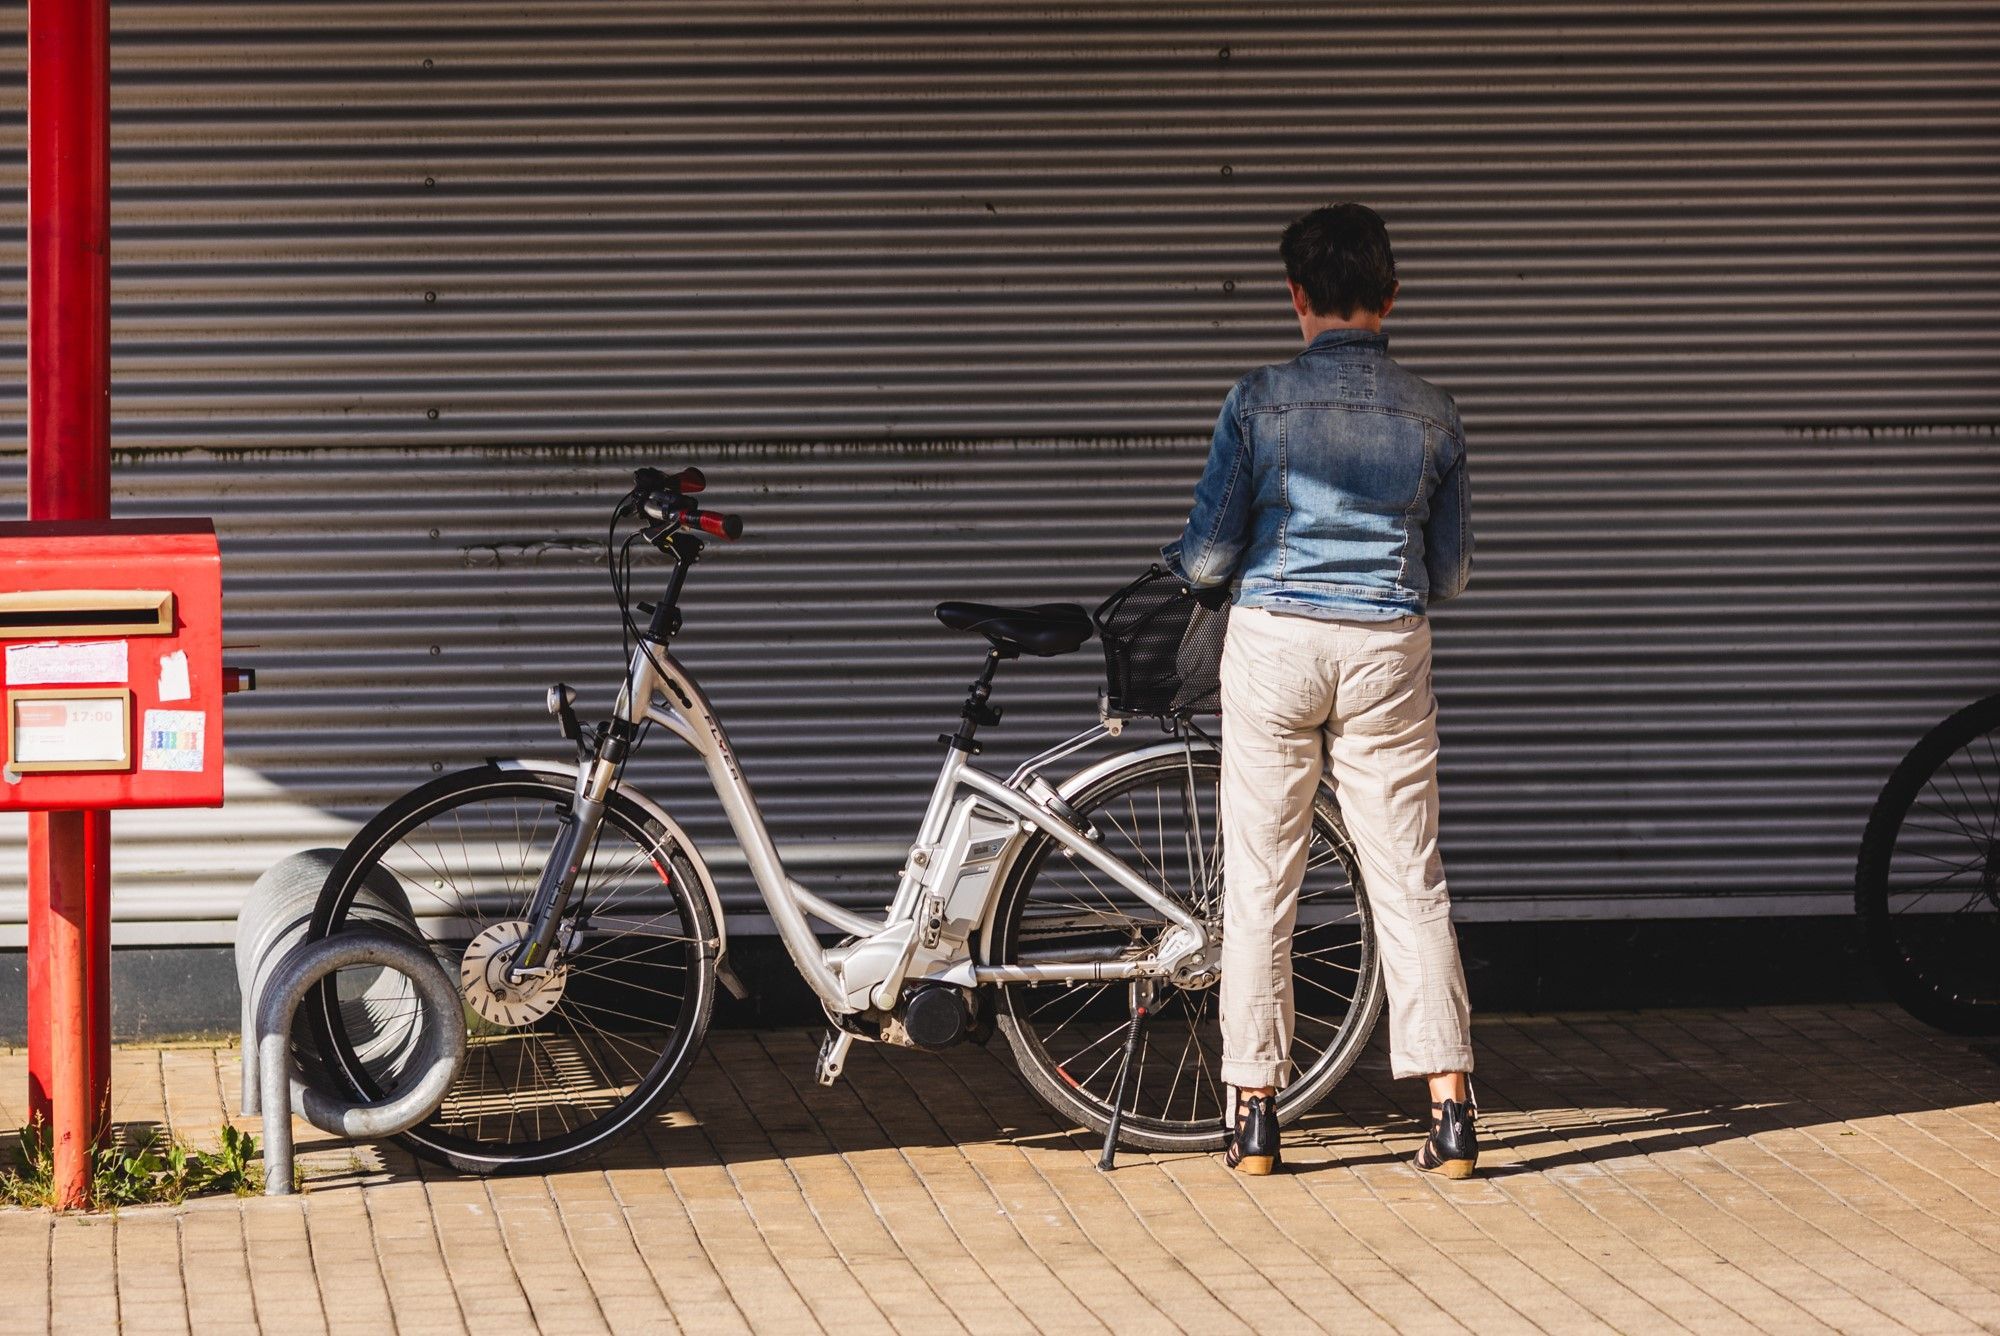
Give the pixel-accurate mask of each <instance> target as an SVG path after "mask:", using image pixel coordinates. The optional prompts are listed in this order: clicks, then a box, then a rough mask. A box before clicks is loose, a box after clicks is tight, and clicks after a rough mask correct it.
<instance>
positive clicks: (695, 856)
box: [487, 757, 750, 1002]
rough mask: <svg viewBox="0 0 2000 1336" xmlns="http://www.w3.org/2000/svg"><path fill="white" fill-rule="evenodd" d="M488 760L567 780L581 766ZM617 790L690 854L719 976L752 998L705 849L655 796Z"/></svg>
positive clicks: (736, 993) (739, 996)
mask: <svg viewBox="0 0 2000 1336" xmlns="http://www.w3.org/2000/svg"><path fill="white" fill-rule="evenodd" d="M487 762H488V764H490V765H492V766H493V767H494V768H495V769H499V770H515V771H527V772H529V773H533V774H542V775H555V776H559V777H560V778H561V779H562V780H563V781H564V782H565V783H568V784H575V783H576V776H577V767H576V765H575V763H574V762H570V761H550V760H544V759H542V758H541V757H512V758H503V757H488V758H487ZM617 792H618V793H620V794H622V795H624V796H625V797H626V798H629V799H631V800H632V802H634V803H636V804H638V806H639V807H641V808H642V809H644V811H645V813H646V815H647V816H649V817H651V818H653V820H655V821H657V822H659V823H660V827H661V829H663V830H665V831H666V832H667V834H668V835H669V836H670V837H672V839H673V841H674V842H675V843H676V844H678V845H680V847H681V852H682V853H683V854H685V855H686V856H687V860H688V862H689V863H690V864H691V865H692V866H693V867H694V875H695V879H696V880H697V881H698V882H700V883H701V893H702V894H703V895H704V896H706V897H708V910H709V917H710V918H711V919H713V920H714V923H715V977H716V978H717V979H718V980H720V981H721V983H722V986H723V987H724V988H727V989H728V990H729V994H730V996H731V997H734V998H735V999H736V1000H737V1001H739V1002H740V1001H743V1000H744V999H745V998H748V997H749V996H750V990H749V989H747V988H745V987H744V986H743V981H742V980H741V979H739V978H737V977H736V971H735V970H733V969H731V968H730V967H729V921H728V920H727V919H726V918H724V917H723V914H722V896H721V894H720V893H719V892H718V891H717V890H716V889H715V876H714V874H713V873H711V872H710V871H709V870H708V863H707V862H706V861H705V860H704V859H703V858H702V856H701V850H699V849H698V848H696V847H695V843H694V841H693V840H691V839H689V838H688V833H687V831H685V830H683V829H682V828H681V823H680V822H678V821H676V820H674V819H673V818H672V817H671V816H668V815H667V810H666V809H665V808H664V807H661V806H660V805H659V804H658V803H656V802H654V801H653V800H652V799H651V798H648V797H647V796H646V795H645V794H643V793H641V792H640V791H639V790H637V789H634V788H628V787H626V786H625V785H623V784H620V785H618V787H617Z"/></svg>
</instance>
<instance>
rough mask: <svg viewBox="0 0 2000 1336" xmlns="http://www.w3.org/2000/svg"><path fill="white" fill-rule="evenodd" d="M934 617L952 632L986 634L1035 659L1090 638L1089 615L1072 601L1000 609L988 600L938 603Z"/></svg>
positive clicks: (1004, 646) (1064, 650)
mask: <svg viewBox="0 0 2000 1336" xmlns="http://www.w3.org/2000/svg"><path fill="white" fill-rule="evenodd" d="M937 619H938V620H939V621H941V622H943V623H944V624H945V625H946V626H949V627H950V628H951V629H952V630H954V631H972V632H975V633H976V634H978V635H982V636H985V637H986V638H987V639H988V640H990V641H992V642H993V644H994V645H995V646H996V647H998V648H1000V649H1007V650H1013V651H1015V652H1017V653H1021V654H1032V655H1034V656H1036V657H1037V658H1043V659H1046V658H1049V657H1051V656H1052V655H1056V654H1068V653H1069V652H1070V651H1071V650H1074V649H1076V648H1077V647H1078V646H1080V645H1082V644H1083V642H1084V641H1086V640H1088V639H1090V637H1091V635H1092V634H1093V633H1094V630H1095V628H1093V627H1092V626H1091V624H1090V614H1089V613H1087V612H1085V611H1084V610H1083V609H1082V608H1081V607H1079V606H1077V605H1076V604H1074V603H1037V604H1035V605H1033V606H1032V607H1026V608H1002V607H996V606H995V605H993V604H991V603H960V602H955V601H954V602H950V603H940V604H938V605H937Z"/></svg>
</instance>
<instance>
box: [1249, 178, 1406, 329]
mask: <svg viewBox="0 0 2000 1336" xmlns="http://www.w3.org/2000/svg"><path fill="white" fill-rule="evenodd" d="M1278 254H1280V255H1282V256H1283V257H1284V259H1285V277H1287V278H1289V279H1291V280H1292V282H1294V283H1296V284H1298V285H1299V286H1300V287H1301V288H1304V289H1305V294H1306V300H1307V301H1309V302H1311V303H1312V309H1313V314H1314V315H1338V316H1339V317H1340V318H1341V319H1342V320H1351V319H1352V318H1353V317H1354V312H1355V308H1357V307H1359V308H1360V309H1361V310H1364V311H1380V310H1382V309H1383V308H1384V307H1386V306H1387V305H1388V304H1389V299H1390V298H1391V297H1393V296H1395V294H1396V257H1395V255H1394V254H1392V253H1391V252H1390V250H1389V229H1388V228H1387V227H1385V226H1383V224H1382V216H1381V215H1380V214H1378V213H1376V212H1375V210H1373V209H1371V208H1369V207H1368V206H1367V205H1365V204H1329V205H1327V206H1326V207H1325V208H1323V209H1314V210H1313V211H1312V212H1311V213H1309V214H1307V215H1306V216H1305V217H1303V218H1300V219H1298V220H1296V221H1295V222H1293V224H1292V225H1291V226H1290V227H1288V228H1286V229H1285V235H1284V239H1283V240H1281V241H1280V242H1279V243H1278Z"/></svg>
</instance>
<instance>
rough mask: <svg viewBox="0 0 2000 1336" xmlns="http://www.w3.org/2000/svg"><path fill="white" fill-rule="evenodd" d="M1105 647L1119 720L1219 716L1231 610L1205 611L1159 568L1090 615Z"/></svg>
mask: <svg viewBox="0 0 2000 1336" xmlns="http://www.w3.org/2000/svg"><path fill="white" fill-rule="evenodd" d="M1092 620H1093V621H1095V622H1096V623H1097V636H1098V639H1100V640H1102V641H1103V642H1104V671H1105V676H1106V679H1107V680H1108V682H1109V690H1108V692H1107V704H1108V705H1109V706H1110V708H1111V709H1112V710H1114V711H1116V712H1117V713H1119V714H1142V715H1143V714H1152V715H1163V716H1164V715H1176V714H1217V713H1220V712H1221V709H1222V635H1223V631H1224V630H1225V629H1226V627H1227V626H1228V623H1229V607H1228V605H1227V604H1224V605H1223V606H1221V607H1218V608H1207V607H1203V606H1202V604H1201V603H1200V602H1199V601H1197V600H1196V598H1195V597H1194V595H1193V594H1191V593H1189V592H1188V588H1187V586H1186V585H1185V584H1183V583H1182V582H1181V579H1180V577H1179V576H1177V575H1175V574H1174V573H1173V572H1171V571H1169V570H1167V569H1165V568H1164V567H1161V566H1157V565H1155V566H1153V567H1151V568H1150V569H1148V570H1147V572H1146V573H1145V574H1144V575H1142V576H1140V577H1139V578H1138V579H1136V580H1134V581H1133V582H1132V583H1131V584H1128V585H1126V586H1125V587H1124V588H1123V589H1121V590H1119V591H1118V592H1117V593H1115V594H1113V595H1112V596H1111V597H1110V598H1107V599H1105V600H1104V602H1102V603H1100V604H1099V605H1098V607H1097V611H1096V612H1095V613H1094V614H1092Z"/></svg>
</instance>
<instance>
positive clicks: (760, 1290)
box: [0, 1008, 2000, 1334]
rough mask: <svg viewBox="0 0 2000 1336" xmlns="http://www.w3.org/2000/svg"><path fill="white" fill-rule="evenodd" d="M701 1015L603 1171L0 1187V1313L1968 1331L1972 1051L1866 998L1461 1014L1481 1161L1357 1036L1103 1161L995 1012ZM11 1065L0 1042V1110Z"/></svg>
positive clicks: (182, 1100)
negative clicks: (812, 1027)
mask: <svg viewBox="0 0 2000 1336" xmlns="http://www.w3.org/2000/svg"><path fill="white" fill-rule="evenodd" d="M814 1038H815V1037H814V1036H813V1035H812V1034H809V1033H806V1032H803V1031H786V1032H781V1033H772V1034H747V1033H741V1032H727V1033H721V1034H717V1035H715V1036H713V1038H712V1042H711V1046H710V1051H709V1056H708V1057H707V1058H706V1059H705V1060H704V1061H703V1063H702V1065H701V1066H700V1068H699V1069H698V1071H697V1072H696V1074H695V1076H694V1077H693V1079H691V1080H690V1082H689V1084H688V1087H687V1089H686V1090H685V1092H684V1094H683V1097H682V1098H681V1099H680V1100H678V1101H677V1102H676V1103H675V1104H674V1106H673V1107H672V1109H671V1110H670V1111H669V1112H668V1113H666V1114H665V1115H664V1116H662V1117H661V1118H660V1120H659V1121H658V1122H657V1123H656V1124H655V1125H654V1126H653V1127H652V1128H651V1129H649V1131H648V1132H647V1133H646V1134H645V1135H644V1136H642V1137H635V1138H634V1139H633V1140H632V1141H631V1142H629V1143H628V1144H627V1145H626V1146H625V1148H623V1149H622V1150H621V1151H619V1152H618V1153H617V1154H616V1155H615V1157H614V1158H612V1159H611V1160H609V1161H607V1162H605V1163H603V1164H600V1165H598V1166H596V1167H593V1168H589V1169H583V1170H577V1171H574V1172H569V1173H562V1174H555V1175H551V1176H549V1177H546V1178H517V1179H496V1180H491V1181H481V1180H477V1179H467V1178H458V1177H454V1176H452V1175H449V1174H445V1173H441V1172H439V1171H437V1170H434V1169H419V1167H418V1166H416V1165H415V1164H414V1163H413V1162H412V1161H411V1160H409V1159H408V1158H407V1157H406V1156H404V1155H402V1154H401V1153H399V1152H397V1151H396V1150H394V1149H393V1148H382V1147H359V1148H348V1147H345V1146H338V1145H335V1144H334V1143H331V1142H328V1141H327V1140H326V1139H325V1138H323V1137H322V1136H321V1135H320V1134H319V1133H317V1132H313V1131H311V1130H310V1129H308V1128H306V1127H305V1126H304V1125H303V1124H301V1125H300V1133H299V1139H300V1147H301V1150H302V1151H304V1152H306V1154H305V1156H304V1161H305V1164H306V1167H307V1172H308V1176H309V1181H308V1191H307V1192H306V1193H305V1194H304V1195H303V1196H299V1197H296V1198H291V1199H277V1200H264V1199H252V1200H246V1201H237V1200H236V1199H233V1198H222V1199H215V1198H211V1199H205V1200H201V1201H197V1202H193V1203H190V1204H188V1205H187V1206H184V1207H182V1208H179V1209H169V1208H164V1207H146V1208H140V1209H131V1210H126V1211H123V1212H120V1213H119V1214H118V1215H117V1216H116V1217H115V1218H114V1217H109V1216H104V1217H93V1218H84V1217H67V1218H61V1219H54V1220H52V1219H51V1218H50V1217H49V1216H47V1215H45V1214H43V1213H40V1212H29V1211H0V1259H4V1262H5V1271H4V1277H5V1301H4V1302H0V1329H4V1330H7V1331H15V1330H20V1331H40V1330H43V1329H44V1328H48V1327H53V1328H56V1329H60V1330H70V1331H88V1332H106V1331H111V1330H114V1329H117V1328H118V1327H119V1326H120V1325H121V1324H122V1326H123V1329H125V1330H127V1331H153V1330H160V1331H193V1332H197V1333H204V1334H205V1333H213V1332H224V1331H231V1330H246V1331H248V1330H256V1329H262V1330H264V1331H269V1332H284V1333H288V1334H289V1333H298V1332H314V1331H322V1330H328V1331H356V1332H370V1333H373V1332H386V1331H392V1330H393V1331H401V1332H431V1331H466V1330H470V1331H501V1332H509V1333H519V1332H523V1331H532V1330H535V1329H537V1328H539V1329H540V1330H543V1331H550V1332H589V1331H604V1330H611V1331H619V1332H650V1331H674V1330H688V1331H699V1332H711V1331H718V1332H719V1331H743V1330H759V1331H785V1332H792V1331H812V1330H817V1329H826V1330H834V1331H880V1330H883V1329H885V1328H894V1329H898V1330H906V1331H921V1332H925V1333H944V1332H954V1331H960V1330H966V1331H978V1332H986V1331H1030V1330H1042V1331H1100V1330H1106V1329H1110V1330H1116V1331H1145V1332H1158V1331H1173V1330H1177V1329H1178V1330H1183V1331H1189V1332H1200V1333H1204V1334H1206V1333H1210V1332H1227V1331H1243V1330H1246V1329H1247V1330H1256V1331H1313V1330H1333V1331H1340V1332H1343V1333H1345V1332H1363V1331H1381V1330H1387V1329H1394V1330H1410V1331H1446V1330H1458V1329H1460V1328H1461V1327H1468V1328H1471V1329H1474V1330H1479V1331H1533V1330H1541V1331H1551V1332H1565V1333H1566V1332H1580V1331H1604V1330H1612V1331H1618V1332H1644V1331H1673V1330H1692V1331H1783V1332H1792V1331H1825V1330H1829V1329H1830V1330H1837V1331H1894V1330H1910V1331H1923V1332H1951V1331H1979V1330H1989V1331H1990V1330H1994V1329H1996V1328H2000V1173H1996V1171H1995V1167H1994V1166H1995V1163H1996V1158H1997V1157H1996V1151H1997V1150H2000V1103H1996V1102H1995V1101H1996V1100H2000V1066H1996V1065H1995V1058H1994V1056H1993V1054H1994V1053H1995V1052H2000V1050H1990V1049H1988V1048H1986V1047H1984V1046H1982V1045H1980V1044H1978V1043H1976V1042H1969V1041H1964V1040H1957V1039H1952V1038H1950V1037H1948V1036H1944V1035H1939V1034H1936V1033H1934V1032H1932V1031H1929V1030H1926V1029H1924V1028H1923V1027H1921V1026H1919V1025H1917V1024H1916V1023H1914V1022H1912V1021H1910V1020H1908V1019H1907V1018H1905V1017H1904V1016H1902V1015H1901V1014H1900V1013H1898V1012H1896V1011H1894V1010H1891V1009H1876V1008H1813V1009H1806V1008H1796V1009H1795V1008H1779V1009H1760V1010H1753V1011H1733V1012H1710V1011H1699V1012H1697V1011H1660V1012H1645V1013H1623V1014H1610V1015H1589V1016H1582V1015H1563V1016H1545V1017H1521V1016H1511V1017H1484V1018H1481V1020H1480V1021H1479V1023H1478V1026H1477V1030H1476V1038H1477V1042H1478V1052H1479V1074H1478V1078H1477V1079H1478V1095H1479V1099H1480V1103H1481V1106H1482V1113H1483V1118H1482V1129H1483V1133H1484V1135H1485V1136H1486V1138H1487V1141H1488V1149H1487V1151H1486V1154H1485V1157H1484V1159H1483V1161H1482V1163H1483V1165H1484V1166H1485V1171H1484V1173H1483V1174H1482V1176H1480V1177H1479V1178H1476V1179H1474V1180H1471V1181H1469V1182H1465V1183H1448V1182H1440V1181H1434V1180H1432V1179H1429V1178H1425V1177H1420V1176H1419V1175H1417V1174H1416V1173H1414V1172H1413V1171H1411V1170H1410V1169H1409V1168H1408V1167H1407V1166H1406V1164H1405V1160H1406V1159H1407V1157H1408V1156H1409V1155H1410V1154H1411V1153H1412V1152H1413V1151H1414V1150H1415V1149H1416V1145H1417V1142H1418V1139H1419V1135H1420V1132H1419V1128H1420V1124H1419V1122H1418V1119H1417V1115H1418V1114H1419V1113H1420V1112H1421V1110H1420V1108H1419V1106H1418V1101H1419V1100H1420V1099H1421V1098H1422V1096H1421V1092H1420V1091H1419V1090H1418V1089H1417V1088H1416V1087H1415V1086H1414V1085H1410V1084H1408V1083H1404V1084H1403V1085H1400V1086H1398V1087H1396V1088H1392V1087H1391V1084H1390V1083H1389V1082H1388V1081H1387V1079H1386V1066H1385V1065H1384V1063H1383V1062H1382V1060H1381V1055H1380V1054H1379V1053H1376V1054H1372V1055H1371V1056H1370V1058H1369V1059H1368V1060H1366V1061H1365V1062H1364V1064H1363V1065H1362V1067H1360V1068H1359V1069H1358V1070H1357V1072H1356V1074H1355V1075H1354V1076H1353V1077H1352V1078H1350V1079H1349V1081H1348V1082H1347V1083H1346V1084H1345V1085H1343V1086H1342V1088H1341V1089H1340V1090H1339V1091H1337V1092H1336V1095H1335V1099H1334V1100H1333V1101H1332V1103H1331V1104H1330V1105H1329V1107H1328V1108H1327V1109H1326V1110H1324V1111H1323V1112H1321V1113H1320V1114H1318V1115H1316V1116H1314V1117H1313V1118H1312V1119H1310V1120H1309V1121H1308V1123H1307V1124H1306V1127H1305V1130H1304V1132H1303V1135H1295V1136H1294V1137H1293V1138H1292V1143H1291V1144H1290V1145H1288V1147H1287V1152H1286V1153H1287V1157H1288V1159H1290V1160H1291V1161H1293V1164H1294V1167H1293V1169H1292V1171H1291V1172H1289V1173H1286V1174H1284V1175H1281V1176H1277V1177H1273V1178H1270V1179H1263V1180H1257V1179H1245V1178H1241V1177H1238V1176H1236V1175H1232V1174H1230V1173H1228V1172H1227V1171H1226V1170H1224V1169H1222V1168H1221V1167H1220V1166H1219V1164H1218V1163H1217V1162H1216V1161H1215V1159H1214V1158H1213V1157H1208V1156H1150V1157H1149V1156H1143V1155H1132V1156H1129V1157H1127V1158H1125V1159H1124V1160H1123V1161H1122V1162H1121V1167H1120V1168H1119V1169H1118V1170H1117V1171H1116V1172H1115V1173H1112V1174H1109V1175H1105V1174H1100V1173H1099V1172H1098V1171H1097V1170H1096V1168H1095V1167H1094V1165H1093V1159H1092V1153H1091V1152H1092V1148H1091V1147H1090V1146H1089V1145H1088V1144H1087V1142H1086V1141H1085V1140H1084V1139H1083V1138H1081V1137H1080V1136H1077V1135H1075V1134H1073V1133H1071V1132H1070V1131H1068V1130H1067V1129H1064V1128H1062V1127H1060V1126H1058V1125H1056V1124H1055V1123H1054V1122H1053V1121H1052V1119H1051V1117H1050V1115H1049V1114H1048V1113H1047V1112H1046V1111H1045V1110H1044V1109H1043V1108H1042V1106H1041V1105H1040V1104H1039V1103H1037V1102H1036V1101H1035V1099H1034V1098H1033V1097H1032V1096H1031V1095H1030V1094H1029V1092H1028V1091H1027V1089H1026V1088H1025V1087H1024V1086H1023V1085H1022V1084H1021V1083H1020V1081H1019V1080H1018V1079H1017V1078H1016V1077H1015V1076H1014V1074H1013V1071H1012V1069H1011V1067H1009V1066H1008V1065H1007V1063H1006V1061H1005V1056H1004V1053H1003V1052H1002V1049H1003V1047H1004V1046H1003V1045H1001V1044H998V1043H996V1044H995V1046H994V1048H993V1049H992V1050H991V1051H982V1050H979V1049H976V1048H967V1049H964V1050H961V1051H958V1052H954V1053H952V1054H951V1055H949V1056H946V1057H930V1056H926V1055H922V1054H916V1053H909V1052H904V1051H899V1050H884V1049H875V1048H857V1049H856V1051H855V1054H854V1057H853V1059H852V1061H851V1062H850V1064H849V1068H848V1071H849V1077H848V1080H847V1081H846V1082H845V1083H844V1084H842V1085H840V1086H839V1087H836V1088H834V1089H832V1090H820V1089H819V1088H817V1087H816V1086H814V1085H812V1083H811V1065H812V1053H813V1045H814ZM23 1068H24V1061H23V1059H22V1057H21V1055H19V1054H18V1053H15V1054H11V1055H5V1056H0V1125H4V1126H8V1127H12V1126H14V1125H16V1124H17V1123H18V1122H19V1120H20V1117H21V1113H20V1101H21V1097H22V1091H23V1089H24V1087H25V1083H26V1077H25V1074H24V1070H23ZM235 1075H236V1060H235V1055H234V1053H233V1051H232V1050H229V1049H214V1048H198V1047H169V1048H144V1047H133V1048H124V1049H121V1050H119V1052H118V1055H117V1070H116V1074H115V1078H114V1079H115V1081H116V1091H117V1101H118V1103H117V1108H116V1111H115V1112H116V1115H117V1117H118V1118H120V1119H121V1120H127V1121H160V1122H165V1123H167V1124H169V1125H171V1126H172V1127H173V1128H174V1129H175V1130H177V1131H179V1132H181V1133H183V1134H185V1135H188V1136H190V1137H193V1138H194V1139H196V1140H197V1141H199V1142H204V1143H205V1142H210V1141H212V1140H213V1138H214V1135H215V1132H216V1129H217V1127H218V1126H219V1124H220V1122H221V1121H222V1119H223V1117H224V1110H225V1100H226V1099H227V1098H228V1097H229V1095H230V1094H231V1093H232V1092H233V1088H234V1081H235Z"/></svg>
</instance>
